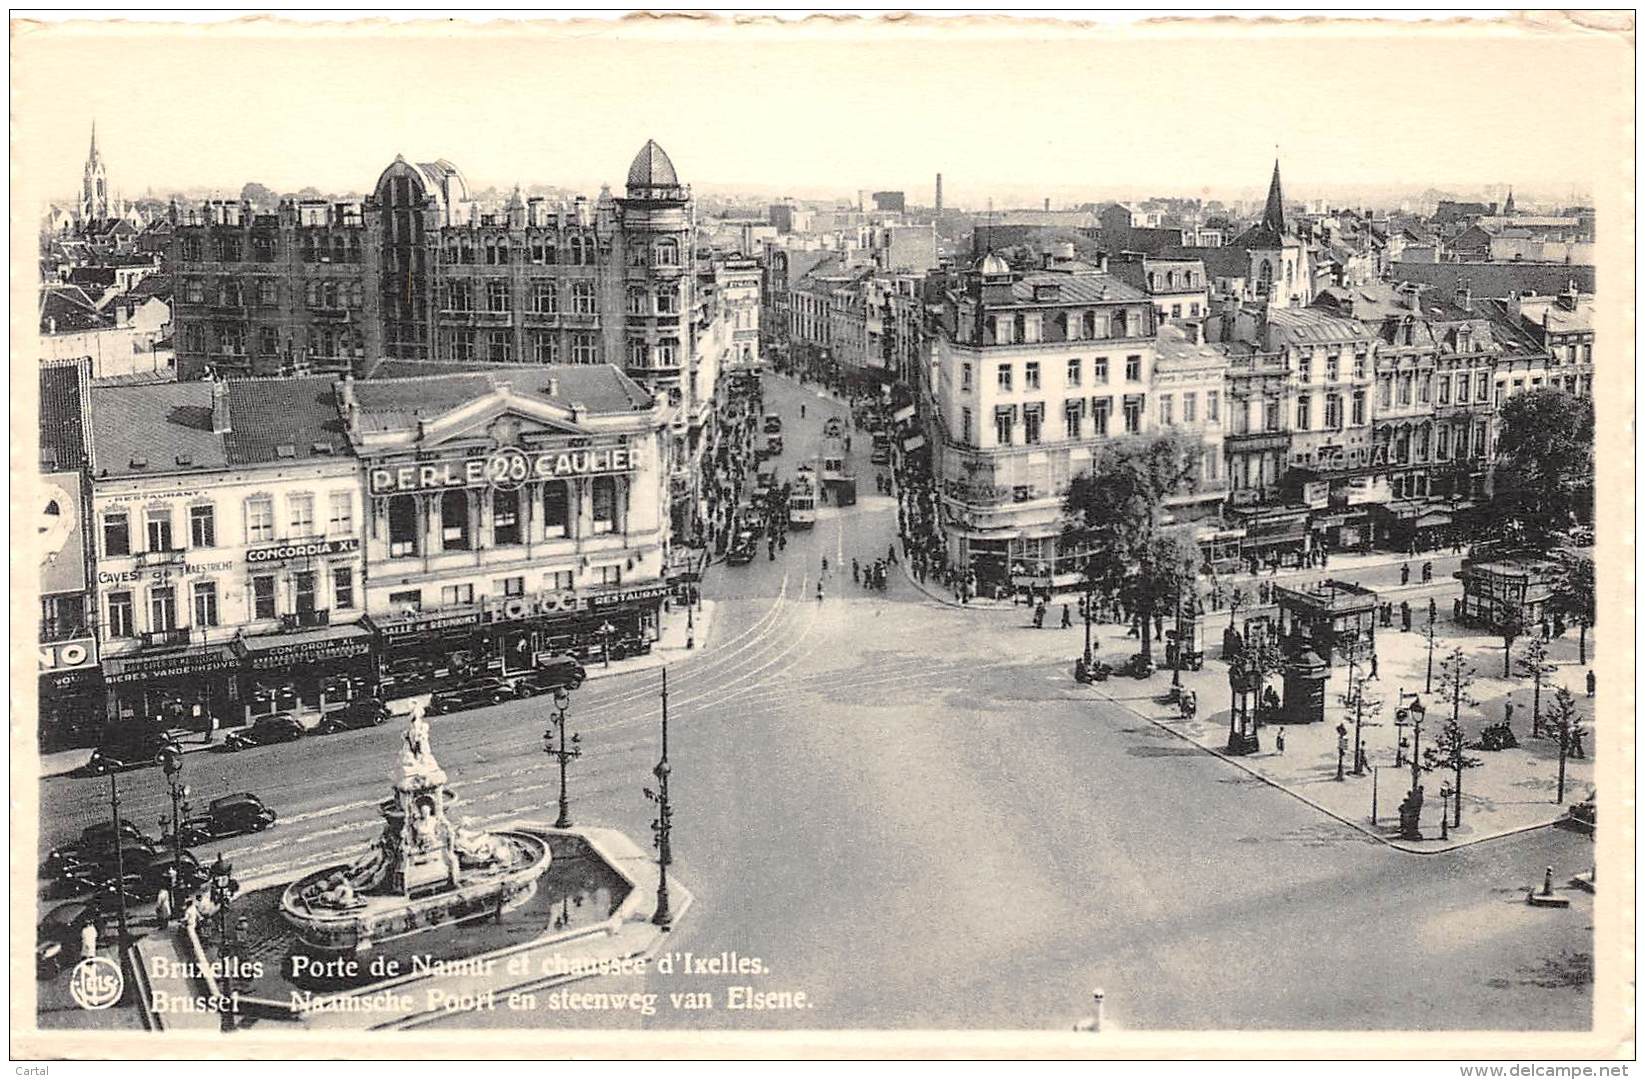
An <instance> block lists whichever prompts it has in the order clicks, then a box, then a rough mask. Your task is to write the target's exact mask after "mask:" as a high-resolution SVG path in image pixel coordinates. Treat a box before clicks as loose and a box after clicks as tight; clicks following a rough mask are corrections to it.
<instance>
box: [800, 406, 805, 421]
mask: <svg viewBox="0 0 1645 1080" xmlns="http://www.w3.org/2000/svg"><path fill="white" fill-rule="evenodd" d="M800 419H801V420H804V419H805V405H804V403H801V405H800Z"/></svg>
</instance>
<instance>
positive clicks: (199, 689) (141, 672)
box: [103, 643, 245, 732]
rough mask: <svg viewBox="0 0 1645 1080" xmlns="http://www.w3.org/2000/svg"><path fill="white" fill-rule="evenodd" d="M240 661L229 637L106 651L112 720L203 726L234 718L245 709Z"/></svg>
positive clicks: (143, 724)
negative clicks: (209, 641) (215, 642)
mask: <svg viewBox="0 0 1645 1080" xmlns="http://www.w3.org/2000/svg"><path fill="white" fill-rule="evenodd" d="M240 667H241V664H240V657H239V656H238V655H237V654H236V653H235V651H234V649H233V648H232V647H231V646H230V645H229V644H227V643H223V644H220V645H206V646H183V647H180V648H159V649H146V650H143V651H140V652H136V653H123V654H121V655H118V656H110V657H105V658H104V659H103V681H104V682H105V683H106V684H107V686H108V711H109V715H110V720H111V722H112V723H114V724H116V725H118V726H120V727H122V728H137V729H143V728H149V729H173V728H182V729H185V730H189V731H201V732H204V731H209V730H211V729H212V728H213V727H216V726H221V725H223V724H226V723H236V722H238V721H239V720H241V719H243V717H244V715H245V713H244V709H243V707H242V704H241V702H240V694H239V673H240Z"/></svg>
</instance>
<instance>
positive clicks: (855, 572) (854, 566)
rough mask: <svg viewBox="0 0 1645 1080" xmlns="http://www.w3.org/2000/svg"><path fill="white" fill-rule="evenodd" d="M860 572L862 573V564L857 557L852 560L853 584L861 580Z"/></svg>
mask: <svg viewBox="0 0 1645 1080" xmlns="http://www.w3.org/2000/svg"><path fill="white" fill-rule="evenodd" d="M859 573H861V564H860V563H858V562H857V560H856V559H852V560H851V583H852V584H853V585H855V584H856V583H857V581H858V580H859V578H858V576H857V575H858V574H859Z"/></svg>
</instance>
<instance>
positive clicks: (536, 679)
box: [514, 656, 588, 697]
mask: <svg viewBox="0 0 1645 1080" xmlns="http://www.w3.org/2000/svg"><path fill="white" fill-rule="evenodd" d="M586 678H588V671H587V669H585V668H584V667H583V665H581V664H579V663H578V662H577V659H576V657H573V656H544V657H539V658H538V660H537V666H536V670H534V671H532V672H530V673H528V674H526V675H522V676H520V678H519V679H518V680H516V681H515V683H514V692H515V693H516V694H518V695H519V696H520V697H531V696H533V695H535V694H548V693H552V692H553V691H555V690H560V689H565V690H575V689H577V688H578V687H579V686H581V685H583V680H584V679H586Z"/></svg>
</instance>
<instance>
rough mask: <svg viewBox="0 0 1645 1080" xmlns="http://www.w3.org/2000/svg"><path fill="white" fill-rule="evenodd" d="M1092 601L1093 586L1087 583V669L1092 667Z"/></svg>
mask: <svg viewBox="0 0 1645 1080" xmlns="http://www.w3.org/2000/svg"><path fill="white" fill-rule="evenodd" d="M1091 603H1092V591H1091V586H1090V585H1086V587H1085V604H1084V607H1085V666H1086V668H1087V669H1089V668H1090V667H1091Z"/></svg>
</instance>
